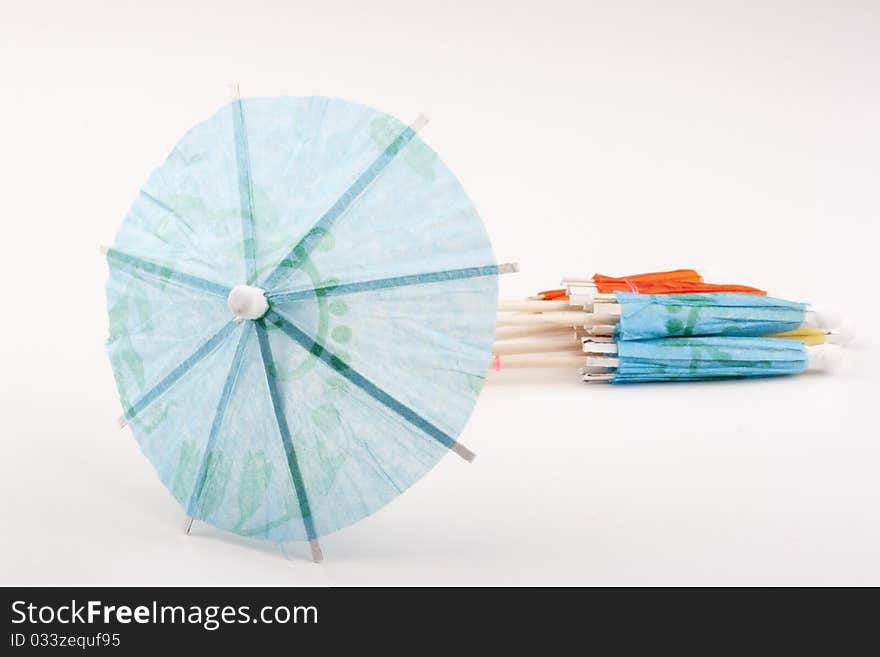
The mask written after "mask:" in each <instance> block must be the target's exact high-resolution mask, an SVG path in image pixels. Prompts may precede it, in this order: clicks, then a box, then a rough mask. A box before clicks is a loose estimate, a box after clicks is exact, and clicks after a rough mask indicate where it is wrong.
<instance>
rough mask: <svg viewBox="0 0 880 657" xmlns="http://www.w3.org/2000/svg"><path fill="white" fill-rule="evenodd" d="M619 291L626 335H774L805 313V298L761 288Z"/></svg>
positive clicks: (642, 337)
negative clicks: (802, 300) (708, 291)
mask: <svg viewBox="0 0 880 657" xmlns="http://www.w3.org/2000/svg"><path fill="white" fill-rule="evenodd" d="M614 294H615V297H616V298H617V303H618V304H619V305H620V321H619V323H618V325H617V331H616V335H617V337H618V338H619V339H621V340H645V339H652V338H665V337H674V336H683V337H687V336H696V335H726V336H740V337H742V336H762V335H770V334H771V333H783V332H785V331H793V330H795V329H797V328H799V327H800V326H801V324H803V322H804V318H805V314H806V305H805V304H802V303H795V302H792V301H785V300H783V299H774V298H773V297H765V296H760V295H757V294H739V293H734V292H717V293H711V294H632V293H630V292H615V293H614Z"/></svg>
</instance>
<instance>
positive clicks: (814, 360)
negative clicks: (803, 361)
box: [807, 344, 843, 372]
mask: <svg viewBox="0 0 880 657" xmlns="http://www.w3.org/2000/svg"><path fill="white" fill-rule="evenodd" d="M807 355H808V357H809V359H810V361H809V365H808V368H809V369H811V370H822V371H825V372H831V371H833V370H836V369H838V368H839V367H840V364H841V363H842V362H843V350H842V349H841V348H840V347H838V346H836V345H832V344H820V345H818V346H816V347H810V348H809V349H807Z"/></svg>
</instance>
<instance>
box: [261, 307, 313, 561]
mask: <svg viewBox="0 0 880 657" xmlns="http://www.w3.org/2000/svg"><path fill="white" fill-rule="evenodd" d="M256 324H257V339H258V340H259V343H260V356H261V357H262V360H263V370H264V371H265V373H266V383H267V385H268V386H269V397H270V398H271V399H272V408H273V410H274V411H275V422H276V423H277V425H278V433H279V434H281V443H282V445H283V447H284V453H285V455H286V457H287V469H288V470H289V471H290V478H291V480H292V482H293V488H294V491H295V492H296V500H297V502H298V503H299V510H300V513H301V514H302V519H303V524H304V525H305V529H306V536H307V537H308V539H309V543H310V544H311V546H312V553H313V556H316V560H319V559H318V558H317V555H320V548H318V547H317V538H318V534H317V532H316V531H315V522H314V519H313V518H312V511H311V508H310V506H309V498H308V494H307V493H306V486H305V481H304V480H303V476H302V472H301V471H300V468H299V461H298V459H297V456H296V449H294V447H293V440H292V439H291V436H290V428H289V427H288V426H287V418H286V417H285V416H284V411H283V409H282V400H281V395H280V394H279V392H278V385H277V383H276V380H275V371H276V370H275V361H274V359H273V358H272V349H271V347H270V346H269V336H268V335H267V334H266V325H265V324H264V323H263V320H258V321H257V322H256ZM316 549H317V550H318V552H317V555H316V554H315V551H316Z"/></svg>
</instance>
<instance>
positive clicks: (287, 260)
mask: <svg viewBox="0 0 880 657" xmlns="http://www.w3.org/2000/svg"><path fill="white" fill-rule="evenodd" d="M425 122H426V120H425V119H424V117H419V118H418V119H416V121H415V122H414V123H413V125H412V126H411V127H407V128H406V129H405V130H403V132H401V133H400V134H399V135H398V136H397V138H396V139H395V140H394V141H392V142H391V143H390V144H389V145H388V147H387V148H385V150H384V151H382V153H381V154H380V155H379V156H378V157H377V158H376V159H375V160H374V161H373V163H372V164H371V165H370V166H369V167H367V169H366V170H365V171H364V172H363V173H362V174H361V175H360V176H358V178H357V180H355V181H354V182H353V183H352V184H351V185H350V186H349V187H348V189H346V190H345V192H343V194H342V196H340V197H339V198H338V199H337V200H336V202H335V203H334V204H333V205H332V206H331V207H330V209H329V210H327V211H326V212H325V213H324V214H323V215H322V216H321V218H320V219H318V221H316V222H315V223H314V225H312V227H311V228H310V229H309V230H308V231H306V234H305V235H304V236H303V237H302V239H300V241H299V242H297V244H296V246H294V247H293V248H292V249H291V250H290V252H289V253H288V254H287V255H286V256H285V257H284V259H283V260H282V261H281V262H280V263H278V265H277V266H276V267H275V269H274V270H273V271H272V272H271V273H270V274H269V276H268V277H267V278H266V280H265V281H264V282H263V284H262V285H260V287H261V288H263V289H264V290H271V289H272V288H273V287H275V286H276V285H277V284H278V283H279V282H280V280H281V278H282V276H284V273H285V269H298V268H299V267H300V266H301V265H302V262H303V261H304V260H305V258H306V257H307V256H308V255H309V253H311V251H312V250H313V249H314V248H315V247H316V246H317V245H318V243H319V242H320V241H321V239H322V238H323V237H324V235H325V234H326V231H328V230H330V228H332V226H333V224H334V223H336V221H337V219H339V217H341V216H342V215H343V214H344V213H345V211H346V210H347V209H348V208H349V207H350V206H351V204H352V203H353V202H354V201H355V199H356V198H357V197H358V196H360V195H361V194H362V193H363V191H364V190H365V189H366V188H367V187H368V186H369V185H370V183H372V182H373V181H374V180H375V179H376V177H377V176H378V175H379V174H380V173H381V172H382V171H383V170H384V169H385V167H387V166H388V165H389V164H390V163H391V161H392V160H393V159H394V158H395V157H396V156H397V154H398V153H399V152H400V151H401V150H403V147H404V146H406V145H407V144H408V143H409V141H410V140H411V139H412V138H413V137H415V135H416V132H417V131H418V130H419V129H421V127H422V126H423V125H424V124H425Z"/></svg>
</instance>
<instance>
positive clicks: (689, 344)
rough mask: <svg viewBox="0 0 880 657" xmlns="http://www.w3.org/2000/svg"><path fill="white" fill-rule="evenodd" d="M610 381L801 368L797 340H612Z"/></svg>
mask: <svg viewBox="0 0 880 657" xmlns="http://www.w3.org/2000/svg"><path fill="white" fill-rule="evenodd" d="M617 358H618V361H619V364H618V366H617V369H616V370H615V371H614V376H613V378H612V379H611V383H639V382H648V381H697V380H709V379H725V378H752V377H764V376H779V375H784V374H797V373H799V372H802V371H804V370H805V369H806V368H807V364H808V357H807V350H806V348H805V347H804V344H803V343H802V342H801V341H800V340H787V339H785V338H738V337H702V338H661V339H657V340H644V341H624V340H621V341H618V342H617Z"/></svg>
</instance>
